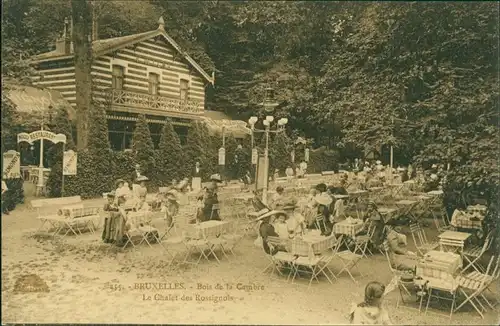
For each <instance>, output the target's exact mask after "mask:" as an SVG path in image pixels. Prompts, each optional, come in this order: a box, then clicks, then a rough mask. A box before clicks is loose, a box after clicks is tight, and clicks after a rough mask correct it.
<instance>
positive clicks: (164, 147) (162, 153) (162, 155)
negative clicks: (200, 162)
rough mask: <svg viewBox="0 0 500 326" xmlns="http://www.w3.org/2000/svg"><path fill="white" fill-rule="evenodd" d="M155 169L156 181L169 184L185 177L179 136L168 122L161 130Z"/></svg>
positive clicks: (184, 159) (183, 156)
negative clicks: (173, 180)
mask: <svg viewBox="0 0 500 326" xmlns="http://www.w3.org/2000/svg"><path fill="white" fill-rule="evenodd" d="M156 154H157V159H156V167H157V172H158V173H157V176H158V181H160V182H162V183H164V184H169V183H170V182H171V181H172V179H177V180H179V179H181V178H183V177H184V176H185V175H187V173H186V172H187V171H185V170H186V168H185V166H184V162H185V161H186V158H185V155H184V152H183V150H182V146H181V142H180V140H179V136H178V135H177V133H176V132H175V130H174V127H173V126H172V123H171V122H170V120H168V121H167V123H165V125H164V126H163V129H162V134H161V138H160V145H159V149H158V151H157V153H156Z"/></svg>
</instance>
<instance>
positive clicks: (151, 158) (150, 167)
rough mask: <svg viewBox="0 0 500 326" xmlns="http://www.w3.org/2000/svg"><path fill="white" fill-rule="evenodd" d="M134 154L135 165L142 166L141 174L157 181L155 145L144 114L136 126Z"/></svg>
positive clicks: (140, 116) (133, 144) (133, 142)
mask: <svg viewBox="0 0 500 326" xmlns="http://www.w3.org/2000/svg"><path fill="white" fill-rule="evenodd" d="M132 153H133V154H134V159H135V163H136V164H139V165H140V166H141V173H142V174H143V175H145V176H147V177H148V178H150V179H151V180H154V179H156V175H155V174H156V171H155V163H156V162H155V151H154V145H153V140H152V139H151V132H150V131H149V126H148V122H147V121H146V116H145V115H144V114H140V115H139V119H138V120H137V123H136V126H135V130H134V135H133V140H132Z"/></svg>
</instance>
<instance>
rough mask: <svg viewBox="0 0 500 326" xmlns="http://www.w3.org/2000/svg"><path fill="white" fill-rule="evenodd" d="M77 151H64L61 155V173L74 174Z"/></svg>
mask: <svg viewBox="0 0 500 326" xmlns="http://www.w3.org/2000/svg"><path fill="white" fill-rule="evenodd" d="M77 159H78V156H77V153H75V152H74V151H71V150H69V151H65V152H64V156H63V175H76V164H77Z"/></svg>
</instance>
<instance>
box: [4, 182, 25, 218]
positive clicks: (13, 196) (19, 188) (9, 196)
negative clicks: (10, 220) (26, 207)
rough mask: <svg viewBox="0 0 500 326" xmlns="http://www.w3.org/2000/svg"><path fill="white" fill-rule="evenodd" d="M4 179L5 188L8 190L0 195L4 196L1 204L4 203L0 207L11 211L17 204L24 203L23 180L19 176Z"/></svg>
mask: <svg viewBox="0 0 500 326" xmlns="http://www.w3.org/2000/svg"><path fill="white" fill-rule="evenodd" d="M4 181H5V183H6V184H7V188H8V189H9V190H7V191H6V192H5V194H4V195H3V196H2V197H3V198H4V199H3V202H2V205H5V207H2V208H6V209H7V210H9V211H12V210H14V208H16V205H17V204H22V203H24V189H23V184H24V180H23V179H22V178H19V179H6V180H4Z"/></svg>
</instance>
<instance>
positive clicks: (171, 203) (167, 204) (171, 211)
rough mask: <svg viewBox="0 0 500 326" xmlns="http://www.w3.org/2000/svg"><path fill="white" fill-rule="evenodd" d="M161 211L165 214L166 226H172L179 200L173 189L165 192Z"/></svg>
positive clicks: (177, 211)
mask: <svg viewBox="0 0 500 326" xmlns="http://www.w3.org/2000/svg"><path fill="white" fill-rule="evenodd" d="M161 212H162V213H164V214H165V221H166V222H167V227H168V228H171V227H173V225H174V223H175V216H176V215H177V214H178V213H179V201H178V199H177V195H176V194H175V193H174V192H173V191H169V192H167V194H166V199H165V201H164V203H163V205H162V208H161Z"/></svg>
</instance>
